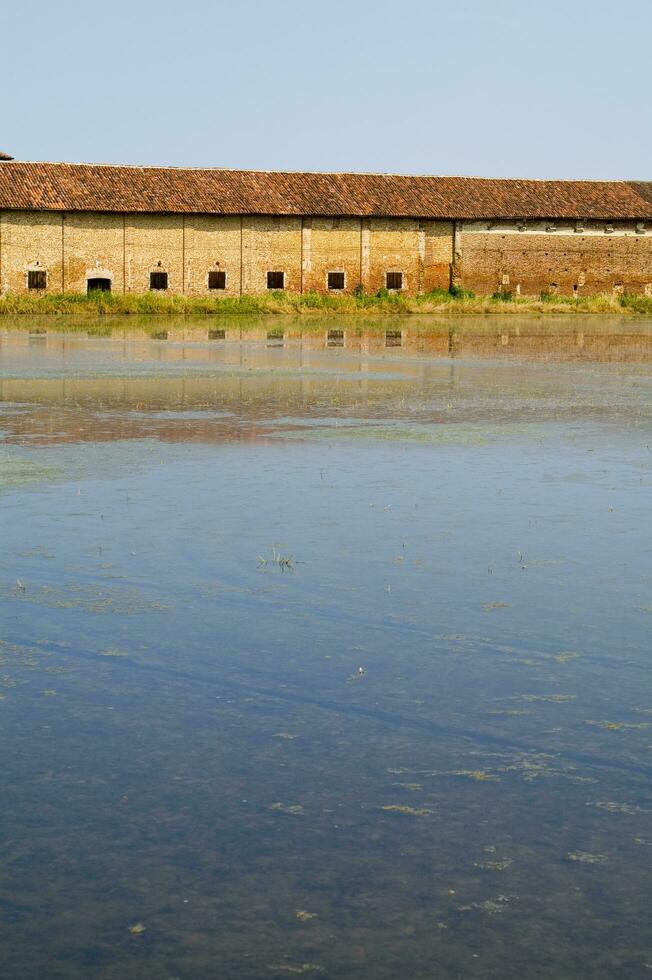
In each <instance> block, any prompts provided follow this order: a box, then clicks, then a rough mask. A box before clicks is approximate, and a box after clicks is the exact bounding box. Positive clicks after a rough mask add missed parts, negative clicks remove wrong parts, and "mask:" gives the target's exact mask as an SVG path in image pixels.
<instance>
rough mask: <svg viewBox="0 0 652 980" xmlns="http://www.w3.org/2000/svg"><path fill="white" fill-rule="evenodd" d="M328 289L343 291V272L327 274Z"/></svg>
mask: <svg viewBox="0 0 652 980" xmlns="http://www.w3.org/2000/svg"><path fill="white" fill-rule="evenodd" d="M328 288H329V289H344V273H343V272H329V273H328Z"/></svg>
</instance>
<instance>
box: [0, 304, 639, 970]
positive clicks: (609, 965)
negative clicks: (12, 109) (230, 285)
mask: <svg viewBox="0 0 652 980" xmlns="http://www.w3.org/2000/svg"><path fill="white" fill-rule="evenodd" d="M148 322H151V321H148ZM548 322H549V321H546V322H545V324H544V323H541V322H536V321H530V322H524V323H520V324H519V323H516V322H515V321H514V320H512V319H510V321H509V323H506V322H505V321H504V320H501V321H500V323H497V322H496V321H492V322H491V323H489V324H484V323H475V322H474V323H473V324H470V325H469V324H468V323H467V322H464V323H462V324H457V323H454V324H451V323H446V324H435V325H434V329H430V328H429V329H428V330H426V324H423V323H415V322H414V321H413V320H412V319H410V320H409V321H408V322H403V321H402V322H401V323H400V326H397V324H396V321H392V323H391V324H377V325H364V324H363V325H360V324H359V322H358V321H356V322H354V323H351V322H349V321H347V322H346V323H344V324H342V325H340V321H339V320H338V322H337V325H336V326H335V325H333V324H332V321H330V322H328V323H325V324H324V325H323V329H322V326H321V325H317V326H316V327H314V328H313V327H311V329H310V330H305V328H303V327H302V326H301V325H300V324H299V325H298V324H297V323H296V321H295V322H286V321H284V322H283V323H282V324H281V325H280V327H277V326H275V325H273V326H272V327H270V325H269V321H265V322H264V323H260V324H247V325H246V329H245V328H243V327H242V326H237V325H232V324H229V323H227V324H225V325H224V327H223V328H222V327H220V328H216V327H212V326H211V327H208V326H206V325H205V323H203V322H202V323H201V324H200V328H198V329H200V330H201V331H204V333H203V334H202V335H201V336H198V334H197V332H196V329H195V328H191V327H190V326H189V325H188V324H187V322H185V321H184V322H178V321H170V322H168V321H165V322H164V323H161V324H159V323H158V321H157V326H156V332H167V333H168V337H169V339H168V340H167V341H161V340H153V339H152V337H151V335H150V334H149V333H148V330H150V329H151V328H150V327H148V328H147V329H145V328H144V327H143V326H142V325H139V324H136V329H135V331H134V332H133V333H128V332H126V331H125V328H124V327H123V326H122V325H119V326H118V327H115V326H112V327H111V329H112V331H113V332H112V335H111V336H110V337H101V336H81V335H79V334H75V335H72V334H66V335H62V334H54V333H51V332H48V333H47V334H45V335H43V334H41V335H39V339H38V340H37V342H36V343H32V341H33V340H34V338H30V337H29V328H30V327H31V328H33V327H34V326H37V328H38V329H47V328H43V327H42V326H40V325H38V324H34V323H26V324H25V326H26V329H25V330H24V331H20V332H17V331H16V330H15V329H14V327H13V326H12V327H11V329H7V330H4V331H3V332H2V335H1V346H0V378H1V381H0V384H1V387H0V429H1V432H2V443H1V444H0V473H1V479H2V483H1V486H0V491H1V493H0V508H1V509H0V514H1V519H2V541H3V550H2V556H1V557H0V562H1V563H2V565H1V567H2V577H1V579H0V615H1V616H2V622H3V635H2V637H1V641H0V730H1V731H2V737H3V761H2V766H1V769H2V776H1V778H2V791H3V845H4V848H3V854H4V859H3V864H2V867H1V868H0V934H1V939H2V941H1V942H0V975H2V976H7V977H11V978H12V980H14V978H16V980H23V978H25V980H27V978H31V977H49V976H53V977H59V976H60V977H66V978H67V980H68V978H72V980H88V978H99V980H115V978H116V977H129V978H132V977H133V978H134V980H161V978H166V980H172V978H174V977H183V978H186V977H188V978H192V980H212V978H214V977H228V976H234V977H238V980H260V978H265V977H269V978H270V980H275V978H282V977H287V976H294V975H306V976H315V977H328V978H343V980H344V978H346V980H369V978H370V977H373V978H378V980H395V978H396V977H406V978H413V977H414V978H417V977H432V976H437V977H441V978H444V980H454V978H458V977H459V976H463V977H478V978H480V977H485V978H486V977H501V978H505V980H521V978H522V977H524V976H527V977H528V978H530V977H532V978H535V980H549V978H550V977H553V976H554V977H555V978H556V980H557V978H560V980H576V978H578V977H591V978H592V980H595V978H597V980H608V978H609V980H611V978H613V977H614V976H617V977H632V978H637V977H643V976H646V975H647V973H648V972H649V970H648V966H647V964H648V963H649V962H652V937H651V936H650V931H649V922H648V918H649V916H648V912H647V904H648V903H647V896H648V891H649V873H648V864H649V861H648V860H647V856H648V855H649V853H652V852H650V847H652V824H651V819H650V814H651V813H652V800H651V798H650V775H651V773H652V770H651V762H650V748H649V743H650V737H651V734H652V714H651V707H650V695H651V693H652V685H651V684H650V680H651V673H652V672H651V669H650V661H649V626H650V615H651V614H652V563H651V559H650V556H651V555H652V541H651V540H650V527H649V500H650V480H651V479H652V455H651V452H650V445H652V385H651V383H650V371H649V350H648V341H649V333H650V324H649V323H645V322H636V323H632V321H628V322H624V321H623V322H620V321H619V322H617V323H614V324H611V325H610V326H611V329H612V333H611V334H609V325H605V324H604V322H603V321H598V323H595V321H592V322H591V323H590V324H589V323H586V322H585V321H582V322H581V323H580V322H579V321H575V320H573V321H572V323H568V322H567V321H564V323H559V324H558V323H557V322H556V321H555V322H553V324H552V325H551V326H546V324H547V323H548ZM100 327H103V324H100ZM88 329H89V330H91V331H92V330H93V329H98V326H97V324H96V325H92V324H91V325H89V327H88ZM218 329H219V330H222V329H223V330H224V337H218V336H213V337H209V336H208V330H212V331H215V330H218ZM241 329H242V330H244V333H245V334H246V336H245V337H244V339H242V340H241V338H240V330H241ZM233 331H237V333H233ZM338 331H339V334H338V335H337V336H331V335H332V334H333V333H335V332H338ZM388 331H395V332H396V333H399V334H400V337H401V342H402V346H401V347H393V348H388V347H387V346H386V345H387V333H388ZM270 332H273V333H274V336H273V337H272V338H269V337H268V333H270ZM280 334H282V337H281V336H280ZM580 336H581V338H582V339H581V342H580V340H579V338H580ZM503 337H506V338H507V339H506V341H503V339H502V338H503ZM451 338H453V340H451ZM340 341H341V346H340ZM279 342H280V344H282V345H283V346H282V347H278V346H276V344H277V343H279ZM331 343H335V344H336V345H337V346H335V347H334V349H331V348H330V347H329V344H331ZM268 344H271V345H272V346H268ZM419 345H421V346H419ZM451 345H452V346H451ZM518 345H520V346H518ZM517 346H518V350H516V347H517ZM453 351H454V355H453ZM514 351H516V356H515V354H514ZM591 351H592V352H593V353H592V354H590V355H589V354H587V352H591ZM596 352H598V353H597V354H596ZM605 936H607V937H608V942H605V938H604V937H605Z"/></svg>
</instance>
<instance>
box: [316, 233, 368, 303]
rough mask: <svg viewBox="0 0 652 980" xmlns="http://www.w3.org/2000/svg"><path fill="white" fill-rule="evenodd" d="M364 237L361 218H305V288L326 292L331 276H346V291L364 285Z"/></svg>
mask: <svg viewBox="0 0 652 980" xmlns="http://www.w3.org/2000/svg"><path fill="white" fill-rule="evenodd" d="M360 261H361V237H360V219H359V218H304V222H303V288H304V292H307V291H308V290H311V289H313V290H315V291H316V292H318V293H324V292H326V291H327V288H328V273H329V272H343V273H344V289H345V291H346V292H351V291H352V290H354V289H355V288H356V286H358V284H359V283H360V281H361V280H360V272H361V266H360Z"/></svg>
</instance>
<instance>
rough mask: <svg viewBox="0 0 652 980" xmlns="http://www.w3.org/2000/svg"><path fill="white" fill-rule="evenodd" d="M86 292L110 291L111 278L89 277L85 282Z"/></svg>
mask: <svg viewBox="0 0 652 980" xmlns="http://www.w3.org/2000/svg"><path fill="white" fill-rule="evenodd" d="M86 292H88V293H93V292H101V293H110V292H111V280H110V279H102V278H99V277H98V278H95V279H89V280H88V281H87V283H86Z"/></svg>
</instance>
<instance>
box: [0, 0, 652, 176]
mask: <svg viewBox="0 0 652 980" xmlns="http://www.w3.org/2000/svg"><path fill="white" fill-rule="evenodd" d="M651 36H652V0H620V2H619V3H618V4H614V3H613V2H610V3H607V2H604V0H591V2H589V0H565V2H563V0H547V2H545V3H544V2H541V0H534V2H533V0H518V2H516V0H491V2H481V0H451V2H450V3H442V2H441V0H430V2H427V0H412V2H411V3H404V2H403V3H402V2H400V0H394V2H388V0H348V2H347V0H328V2H326V0H324V2H320V3H315V2H312V0H302V2H298V0H274V2H258V0H239V2H238V0H230V2H228V3H227V2H224V0H213V2H203V0H157V2H156V3H152V2H151V0H150V2H141V0H132V2H125V0H111V2H110V3H107V2H105V3H102V4H92V3H88V2H87V0H85V2H79V0H57V2H56V3H53V2H52V0H46V2H43V0H31V2H30V3H29V4H27V3H24V2H19V0H0V45H1V52H2V56H1V57H2V95H1V96H0V150H4V151H5V152H7V153H11V154H12V155H13V156H15V157H16V158H17V159H21V160H65V161H71V162H93V163H128V164H149V165H165V166H168V165H169V166H190V167H234V168H246V169H255V170H326V171H329V170H335V171H371V172H383V173H387V172H391V173H410V174H412V173H416V174H423V173H428V174H463V175H477V176H492V177H549V178H583V177H585V178H641V179H651V178H652V72H651V71H650V57H649V50H650V37H651Z"/></svg>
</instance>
